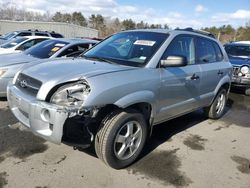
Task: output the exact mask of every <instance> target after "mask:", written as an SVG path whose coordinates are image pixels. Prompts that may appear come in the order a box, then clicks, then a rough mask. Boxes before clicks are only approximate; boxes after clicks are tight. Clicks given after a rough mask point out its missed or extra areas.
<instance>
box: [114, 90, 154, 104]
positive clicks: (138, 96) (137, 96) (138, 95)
mask: <svg viewBox="0 0 250 188" xmlns="http://www.w3.org/2000/svg"><path fill="white" fill-rule="evenodd" d="M155 101H156V100H155V94H154V93H153V92H152V91H147V90H144V91H137V92H134V93H130V94H128V95H126V96H123V97H122V98H120V99H119V100H117V101H116V102H115V103H114V104H115V105H116V106H118V107H120V108H127V107H128V106H131V105H133V104H136V103H142V102H143V103H149V104H151V106H152V109H154V106H155Z"/></svg>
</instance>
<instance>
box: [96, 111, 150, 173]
mask: <svg viewBox="0 0 250 188" xmlns="http://www.w3.org/2000/svg"><path fill="white" fill-rule="evenodd" d="M146 137H147V124H146V121H145V119H144V116H143V115H142V114H141V113H139V112H137V111H135V110H126V111H120V110H119V111H115V112H113V113H111V114H110V115H108V116H107V117H106V118H105V119H104V120H103V121H102V126H101V128H100V129H99V131H98V133H97V135H96V138H95V150H96V154H97V156H98V157H99V158H100V159H101V160H102V161H104V162H105V163H106V164H107V165H108V166H110V167H112V168H115V169H120V168H124V167H126V166H128V165H130V164H131V163H133V162H134V161H135V160H136V159H137V157H138V156H139V154H140V153H141V151H142V149H143V146H144V144H145V141H146Z"/></svg>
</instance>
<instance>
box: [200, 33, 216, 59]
mask: <svg viewBox="0 0 250 188" xmlns="http://www.w3.org/2000/svg"><path fill="white" fill-rule="evenodd" d="M196 61H197V63H200V64H203V63H213V62H216V61H217V55H216V51H215V48H214V45H213V42H212V41H210V40H208V39H205V38H201V37H197V42H196Z"/></svg>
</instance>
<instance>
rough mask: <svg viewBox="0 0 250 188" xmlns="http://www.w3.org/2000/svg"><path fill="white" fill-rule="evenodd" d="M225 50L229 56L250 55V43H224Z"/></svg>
mask: <svg viewBox="0 0 250 188" xmlns="http://www.w3.org/2000/svg"><path fill="white" fill-rule="evenodd" d="M225 50H226V52H227V54H228V55H229V56H236V57H243V58H244V57H245V58H247V57H250V45H226V46H225Z"/></svg>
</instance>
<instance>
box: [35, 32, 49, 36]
mask: <svg viewBox="0 0 250 188" xmlns="http://www.w3.org/2000/svg"><path fill="white" fill-rule="evenodd" d="M35 36H44V37H47V36H49V35H48V34H47V33H35Z"/></svg>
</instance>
